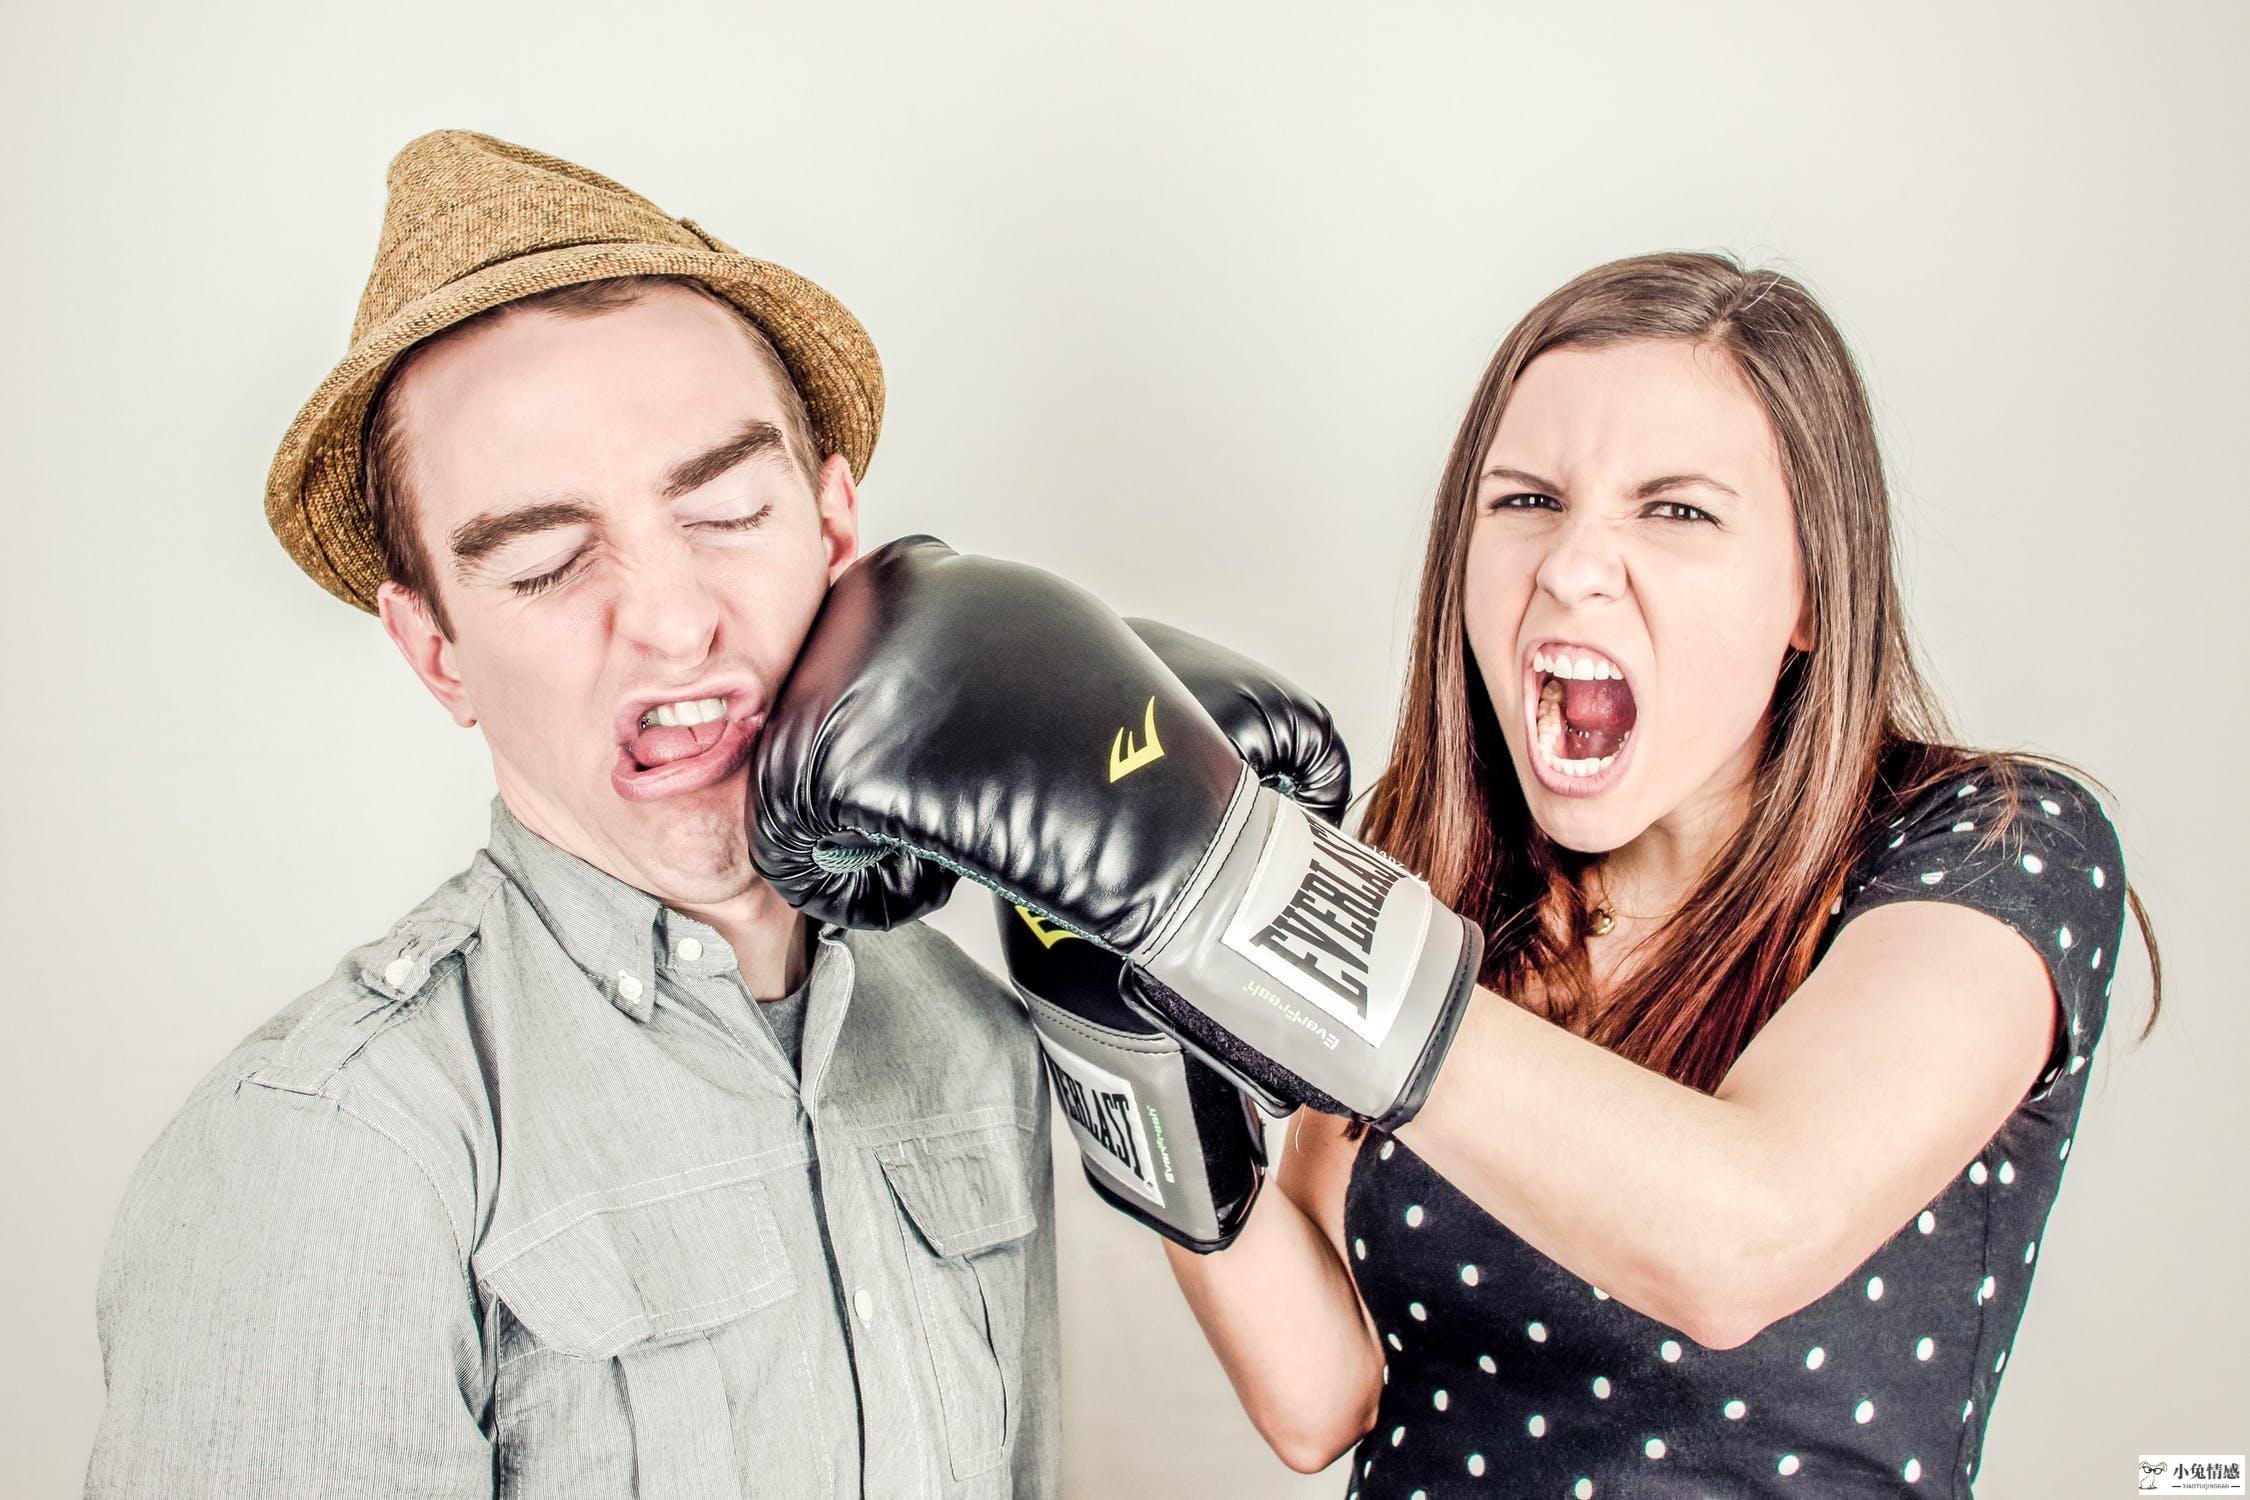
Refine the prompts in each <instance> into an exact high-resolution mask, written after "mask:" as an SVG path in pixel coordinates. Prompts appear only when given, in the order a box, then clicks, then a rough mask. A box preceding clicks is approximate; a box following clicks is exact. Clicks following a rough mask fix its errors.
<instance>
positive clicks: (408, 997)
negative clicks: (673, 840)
mask: <svg viewBox="0 0 2250 1500" xmlns="http://www.w3.org/2000/svg"><path fill="white" fill-rule="evenodd" d="M814 955H815V957H814V961H813V965H812V969H811V973H810V975H809V977H808V980H807V983H806V986H805V991H804V1006H805V1011H804V1033H803V1050H802V1059H803V1066H802V1069H801V1071H800V1069H799V1068H798V1067H797V1066H794V1065H793V1064H792V1061H791V1059H790V1058H789V1057H787V1056H785V1055H784V1052H783V1049H782V1048H781V1047H780V1046H778V1045H777V1044H776V1040H775V1036H774V1032H773V1030H772V1029H771V1028H770V1027H769V1026H768V1025H766V1024H764V1023H763V1022H762V1021H761V1020H760V1019H759V1012H758V1007H757V1005H756V1002H754V1001H752V1000H751V999H750V998H749V995H748V993H747V991H746V990H745V989H744V988H743V985H742V981H741V977H740V974H739V972H738V971H737V969H736V967H735V962H734V956H733V953H732V951H731V949H730V948H729V947H728V945H727V944H726V942H725V941H724V940H723V939H722V938H720V936H719V935H718V933H717V932H716V931H714V930H713V929H712V928H711V927H709V926H708V925H706V924H704V923H701V922H698V921H695V920H694V919H692V918H689V917H686V916H683V915H681V914H679V913H677V912H673V911H671V910H669V909H667V908H666V907H665V906H664V905H663V904H662V903H661V902H659V901H658V900H657V899H656V898H655V897H653V896H651V895H648V894H647V893H645V892H642V891H639V890H636V889H634V888H633V887H631V886H628V885H626V884H624V883H623V882H621V881H619V880H617V879H615V878H613V877H611V876H609V875H606V874H604V873H603V872H601V871H599V870H597V869H595V868H594V867H593V866H592V865H589V864H587V863H586V862H584V861H583V860H580V859H578V858H576V857H575V856H573V855H570V854H568V853H566V852H564V851H563V850H561V849H559V848H557V847H555V846H554V845H552V844H549V843H547V842H546V841H545V840H543V839H541V838H539V837H537V836H536V835H534V834H532V833H531V832H530V831H529V830H528V829H526V828H525V827H524V826H523V825H522V824H521V823H520V822H518V821H517V820H516V819H515V817H514V816H513V815H512V814H511V813H510V812H509V811H508V810H507V808H506V806H505V805H504V804H503V803H502V802H501V801H500V799H499V798H498V797H495V798H494V799H493V801H492V827H491V837H490V841H489V843H488V846H487V847H486V848H485V849H483V850H480V851H479V852H478V853H477V855H476V856H475V858H474V859H473V860H472V861H471V862H470V864H469V866H468V868H467V869H465V870H463V871H462V872H461V873H460V874H458V875H456V876H454V877H453V878H452V879H450V880H448V881H446V882H445V883H444V884H443V885H442V886H440V887H439V888H438V889H437V890H436V891H435V892H434V893H432V894H431V895H430V897H429V898H428V899H426V900H425V901H423V902H422V903H421V904H420V905H419V906H417V907H416V908H415V909H414V910H413V911H411V912H409V913H408V914H407V915H406V916H405V917H403V918H401V919H400V920H399V921H398V922H397V923H396V924H394V925H393V926H392V928H391V930H390V932H389V933H388V934H387V935H385V936H384V937H382V938H379V939H377V940H376V941H374V942H370V943H367V944H364V945H362V946H360V947H359V948H356V949H354V950H353V951H352V952H351V953H349V954H347V955H346V956H345V957H344V959H343V960H342V962H341V963H339V964H338V965H337V967H336V969H335V971H334V972H333V973H332V974H331V975H330V976H329V978H328V979H327V980H326V981H325V982H323V983H322V984H320V985H318V986H317V987H315V988H314V989H312V990H311V991H309V992H307V993H306V994H304V995H302V996H300V997H299V998H298V999H297V1000H296V1001H295V1002H293V1003H292V1004H291V1005H289V1006H288V1007H287V1008H286V1009H284V1010H283V1011H282V1012H281V1013H280V1014H279V1015H277V1016H276V1017H274V1019H273V1020H271V1021H270V1022H268V1023H267V1024H266V1025H265V1026H263V1027H261V1028H260V1029H259V1030H258V1031H257V1032H255V1033H253V1034H252V1035H251V1036H250V1037H249V1038H248V1039H246V1040H245V1041H244V1042H243V1044H242V1045H241V1046H240V1047H239V1048H237V1049H236V1050H235V1052H234V1053H233V1054H231V1055H230V1056H229V1057H228V1058H227V1059H226V1061H225V1062H223V1063H222V1064H221V1065H220V1066H219V1067H218V1068H217V1069H215V1070H214V1071H213V1072H212V1073H211V1074H210V1075H209V1076H208V1077H207V1078H205V1080H204V1081H203V1082H202V1083H201V1084H200V1085H198V1086H197V1088H196V1090H195V1092H194V1093H193V1094H192V1095H191V1096H190V1097H189V1099H188V1101H187V1103H186V1105H185V1106H184V1107H183V1108H182V1109H181V1111H180V1113H179V1115H178V1116H177V1117H176V1118H175V1119H174V1120H173V1121H172V1123H171V1124H170V1125H169V1126H168V1127H166V1129H165V1131H164V1133H163V1135H162V1136H161V1137H159V1139H158V1140H157V1142H156V1144H155V1145H154V1146H153V1147H151V1148H150V1150H149V1152H148V1154H147V1156H146V1157H145V1158H144V1159H143V1160H142V1162H141V1164H140V1167H139V1168H138V1170H137V1171H136V1172H135V1173H134V1175H133V1179H132V1181H131V1183H130V1184H129V1186H128V1187H127V1189H126V1193H125V1199H124V1203H123V1206H122V1207H121V1208H120V1210H119V1212H118V1218H117V1224H116V1228H115V1230H114V1231H113V1233H112V1235H111V1238H110V1243H109V1250H108V1254H107V1256H106V1258H105V1260H104V1263H103V1268H102V1277H101V1284H100V1290H99V1294H98V1299H97V1319H98V1324H99V1329H100V1335H101V1346H102V1362H103V1375H104V1380H105V1382H106V1384H107V1387H108V1402H107V1406H106V1408H105V1410H104V1412H103V1415H102V1422H101V1428H100V1431H99V1434H98V1436H97V1438H96V1440H95V1446H94V1452H93V1457H92V1461H91V1463H90V1465H89V1467H88V1471H87V1481H86V1488H87V1493H88V1494H89V1495H104V1496H107V1495H125V1494H131V1495H151V1496H155V1495H162V1496H167V1497H181V1496H196V1495H226V1496H253V1495H277V1496H278V1495H288V1496H303V1495H315V1494H317V1495H323V1496H373V1495H415V1496H456V1495H495V1494H505V1495H511V1496H526V1497H531V1496H561V1495H569V1496H573V1497H580V1496H596V1497H598V1496H607V1495H616V1496H625V1495H633V1494H639V1495H643V1496H653V1495H662V1496H682V1497H707V1496H738V1495H784V1496H800V1495H805V1496H812V1495H819V1496H858V1495H874V1496H883V1497H891V1496H929V1497H945V1500H952V1497H971V1496H974V1497H987V1496H1004V1495H1034V1496H1036V1495H1046V1494H1050V1493H1052V1492H1053V1490H1054V1488H1055V1485H1056V1472H1057V1448H1058V1442H1057V1438H1058V1433H1057V1423H1058V1404H1057V1391H1056V1379H1057V1350H1056V1315H1055V1281H1054V1239H1053V1219H1052V1211H1051V1210H1052V1204H1051V1196H1050V1195H1051V1181H1050V1166H1049V1158H1048V1154H1047V1152H1048V1121H1047V1101H1046V1095H1045V1092H1044V1090H1043V1087H1042V1082H1041V1075H1040V1071H1039V1064H1038V1056H1037V1051H1036V1046H1035V1043H1034V1042H1033V1039H1032V1033H1031V1030H1030V1026H1029V1023H1028V1022H1027V1021H1026V1020H1025V1018H1024V1016H1023V1013H1022V1011H1021V1009H1020V1008H1019V1007H1018V1005H1017V1004H1016V1002H1015V1000H1014V999H1013V997H1012V996H1010V995H1009V993H1008V992H1007V990H1006V989H1005V988H1004V987H1003V986H1002V985H1001V984H1000V983H998V982H997V981H996V980H994V979H993V978H992V977H991V976H989V975H987V974H986V973H985V972H984V971H983V970H982V969H981V968H979V967H978V966H977V965H976V964H974V963H973V962H971V961H970V960H969V959H968V958H967V956H966V955H964V954H963V953H962V952H961V951H960V950H959V949H958V948H956V947H955V946H954V945H953V944H952V943H950V942H949V941H947V940H946V939H945V938H944V937H943V936H942V935H940V934H939V933H936V932H934V931H932V930H930V929H928V928H926V927H923V926H921V925H919V924H909V925H907V926H904V927H901V928H898V929H895V930H893V931H891V932H887V933H875V932H866V933H845V932H843V931H841V930H839V929H837V928H834V927H823V928H822V929H821V930H820V931H819V934H818V940H817V942H816V943H815V944H814ZM791 1050H794V1049H791Z"/></svg>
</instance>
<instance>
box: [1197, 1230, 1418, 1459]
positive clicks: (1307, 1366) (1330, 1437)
mask: <svg viewBox="0 0 2250 1500" xmlns="http://www.w3.org/2000/svg"><path fill="white" fill-rule="evenodd" d="M1164 1250H1165V1255H1166V1257H1167V1258H1168V1259H1169V1260H1170V1261H1171V1263H1172V1275H1173V1276H1174V1278H1176V1279H1177V1280H1178V1282H1179V1284H1180V1290H1181V1291H1182V1292H1183V1293H1185V1294H1186V1296H1187V1300H1188V1306H1189V1307H1191V1308H1193V1309H1194V1311H1195V1320H1196V1322H1198V1323H1199V1324H1201V1325H1202V1327H1203V1335H1204V1337H1205V1338H1206V1339H1208V1340H1209V1341H1210V1344H1211V1348H1212V1350H1213V1351H1214V1352H1216V1353H1217V1354H1218V1356H1219V1363H1220V1365H1221V1366H1222V1367H1224V1368H1225V1370H1226V1372H1227V1378H1228V1379H1229V1380H1230V1381H1232V1382H1233V1383H1234V1390H1235V1395H1236V1396H1237V1397H1238V1398H1239V1399H1240V1400H1241V1402H1242V1409H1243V1410H1244V1411H1245V1412H1247V1413H1248V1414H1249V1416H1250V1420H1251V1422H1252V1423H1253V1424H1254V1425H1255V1426H1256V1427H1257V1429H1258V1432H1259V1434H1260V1435H1261V1436H1263V1437H1264V1438H1265V1440H1266V1442H1267V1443H1268V1444H1270V1445H1271V1446H1272V1448H1273V1450H1274V1452H1275V1453H1277V1454H1279V1455H1280V1456H1281V1459H1282V1461H1283V1462H1284V1463H1286V1464H1288V1465H1289V1466H1290V1467H1291V1468H1293V1469H1296V1470H1298V1471H1300V1472H1302V1473H1306V1474H1313V1473H1318V1472H1319V1471H1320V1470H1322V1469H1324V1468H1326V1467H1327V1466H1328V1465H1329V1464H1330V1463H1332V1462H1334V1461H1335V1458H1336V1456H1337V1455H1338V1454H1340V1453H1342V1452H1343V1451H1344V1450H1345V1449H1347V1448H1349V1447H1350V1446H1351V1445H1352V1444H1353V1443H1354V1442H1356V1441H1357V1440H1358V1439H1359V1436H1360V1434H1362V1433H1364V1432H1365V1431H1366V1430H1367V1429H1368V1427H1369V1426H1370V1425H1371V1424H1372V1423H1373V1422H1374V1420H1375V1406H1376V1400H1377V1397H1378V1396H1379V1394H1380V1392H1381V1387H1382V1369H1383V1361H1382V1356H1381V1353H1380V1351H1379V1350H1378V1349H1377V1348H1376V1345H1375V1337H1374V1331H1373V1330H1372V1329H1371V1328H1370V1327H1369V1326H1368V1323H1367V1319H1366V1314H1365V1312H1364V1311H1363V1310H1362V1308H1361V1305H1360V1300H1359V1289H1358V1288H1357V1287H1356V1286H1354V1285H1353V1284H1352V1280H1351V1276H1350V1274H1349V1273H1348V1272H1347V1271H1346V1270H1345V1269H1344V1266H1343V1264H1342V1262H1340V1261H1339V1260H1338V1259H1337V1258H1336V1252H1335V1249H1334V1247H1333V1246H1332V1245H1331V1244H1330V1243H1329V1242H1328V1240H1327V1238H1326V1237H1325V1236H1323V1235H1322V1233H1321V1232H1320V1230H1319V1228H1318V1227H1317V1226H1316V1225H1315V1224H1314V1223H1313V1221H1312V1219H1311V1218H1310V1217H1308V1216H1307V1215H1306V1213H1305V1211H1304V1210H1303V1209H1302V1208H1300V1207H1298V1205H1297V1204H1296V1203H1294V1202H1293V1201H1291V1200H1290V1198H1289V1197H1288V1196H1287V1195H1286V1194H1284V1193H1282V1192H1280V1191H1279V1190H1277V1189H1275V1188H1273V1187H1269V1188H1268V1189H1267V1191H1266V1193H1265V1195H1264V1197H1263V1198H1262V1199H1261V1200H1260V1202H1259V1203H1258V1206H1257V1207H1256V1209H1255V1210H1253V1211H1252V1213H1251V1215H1250V1219H1249V1222H1248V1223H1246V1224H1245V1225H1243V1228H1242V1233H1241V1234H1240V1235H1239V1236H1237V1237H1236V1239H1235V1242H1234V1243H1233V1244H1232V1245H1230V1246H1228V1247H1227V1248H1226V1249H1224V1250H1221V1251H1218V1252H1216V1253H1215V1254H1211V1255H1197V1254H1195V1253H1193V1252H1192V1251H1188V1250H1183V1249H1181V1248H1180V1247H1179V1246H1177V1245H1174V1244H1170V1243H1169V1242H1167V1243H1166V1245H1165V1247H1164Z"/></svg>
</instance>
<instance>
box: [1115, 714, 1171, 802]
mask: <svg viewBox="0 0 2250 1500" xmlns="http://www.w3.org/2000/svg"><path fill="white" fill-rule="evenodd" d="M1141 733H1143V734H1145V735H1146V736H1148V743H1147V744H1145V745H1136V744H1134V743H1133V732H1132V731H1131V730H1129V729H1120V730H1118V731H1117V738H1116V739H1114V740H1112V741H1110V744H1109V779H1110V780H1111V781H1113V782H1115V781H1122V780H1124V779H1125V778H1126V777H1128V776H1130V775H1132V774H1133V773H1134V772H1135V771H1138V770H1139V769H1140V768H1141V767H1143V766H1145V765H1148V764H1149V763H1151V762H1152V761H1159V760H1162V759H1163V758H1164V746H1163V744H1162V742H1160V741H1159V740H1158V739H1157V738H1156V696H1155V695H1154V694H1153V693H1152V694H1150V695H1149V700H1148V717H1147V719H1146V721H1145V722H1144V724H1143V726H1142V729H1141Z"/></svg>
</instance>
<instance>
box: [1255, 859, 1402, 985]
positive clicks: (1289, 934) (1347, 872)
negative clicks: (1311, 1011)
mask: <svg viewBox="0 0 2250 1500" xmlns="http://www.w3.org/2000/svg"><path fill="white" fill-rule="evenodd" d="M1306 826H1308V827H1309V828H1310V829H1311V830H1312V836H1313V857H1312V858H1311V860H1309V861H1308V862H1307V863H1306V865H1305V878H1304V880H1303V881H1301V882H1300V883H1299V884H1298V886H1297V890H1296V893H1295V894H1294V895H1292V896H1291V897H1290V898H1289V904H1288V905H1287V906H1284V907H1283V908H1282V909H1281V912H1280V914H1279V915H1277V916H1276V917H1275V918H1274V919H1273V920H1272V921H1271V922H1268V923H1267V924H1266V925H1265V926H1264V927H1263V928H1262V929H1260V930H1259V932H1258V933H1257V935H1256V936H1255V937H1254V938H1252V939H1251V941H1252V942H1254V943H1256V944H1257V945H1258V946H1259V947H1261V948H1263V949H1265V950H1266V951H1267V952H1269V953H1272V954H1275V955H1277V956H1278V957H1280V958H1282V959H1284V960H1286V961H1287V962H1288V963H1289V964H1290V965H1291V966H1292V967H1294V968H1296V969H1297V970H1299V971H1300V972H1302V973H1304V974H1306V975H1309V976H1310V977H1311V978H1313V979H1314V980H1316V981H1318V982H1319V983H1320V984H1321V985H1322V986H1324V987H1325V988H1327V989H1329V990H1331V991H1333V992H1335V994H1336V995H1337V996H1339V997H1340V998H1342V999H1343V1000H1345V1001H1346V1002H1348V1003H1349V1004H1350V1005H1351V1007H1352V1009H1353V1010H1354V1011H1355V1012H1357V1013H1358V1014H1360V1015H1362V1016H1364V1015H1366V1014H1367V975H1368V969H1369V966H1370V964H1371V963H1372V961H1373V958H1374V949H1375V923H1376V919H1377V918H1379V917H1381V916H1382V914H1383V901H1384V898H1385V897H1387V896H1389V895H1390V893H1391V887H1392V886H1394V885H1396V884H1397V883H1398V880H1399V876H1400V874H1401V873H1402V872H1401V871H1400V870H1399V869H1398V867H1397V866H1395V865H1391V864H1388V863H1385V862H1383V861H1381V860H1378V859H1375V858H1373V857H1371V855H1370V854H1369V852H1368V851H1367V850H1364V849H1361V848H1359V847H1358V846H1357V845H1354V844H1352V843H1351V842H1349V841H1348V840H1346V839H1343V838H1341V837H1339V836H1338V835H1337V834H1336V832H1335V831H1334V830H1333V829H1331V828H1330V827H1329V826H1328V825H1327V824H1326V823H1322V822H1317V821H1315V822H1311V823H1308V824H1307V825H1306Z"/></svg>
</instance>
